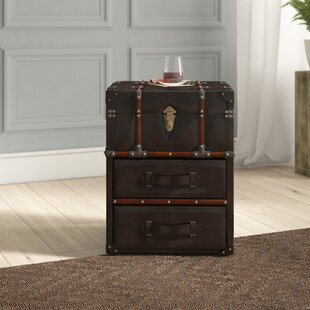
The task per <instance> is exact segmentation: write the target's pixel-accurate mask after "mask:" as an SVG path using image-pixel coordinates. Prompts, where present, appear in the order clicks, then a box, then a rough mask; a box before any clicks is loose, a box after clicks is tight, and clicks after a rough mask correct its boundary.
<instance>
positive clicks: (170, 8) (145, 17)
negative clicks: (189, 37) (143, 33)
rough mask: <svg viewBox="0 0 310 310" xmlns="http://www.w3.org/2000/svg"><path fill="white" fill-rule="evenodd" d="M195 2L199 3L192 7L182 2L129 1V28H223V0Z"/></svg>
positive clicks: (200, 0) (177, 0) (181, 0)
mask: <svg viewBox="0 0 310 310" xmlns="http://www.w3.org/2000/svg"><path fill="white" fill-rule="evenodd" d="M196 1H199V2H200V3H197V4H196V5H195V6H193V5H192V4H191V3H189V1H184V0H172V1H169V2H168V1H165V0H158V1H152V0H131V14H130V17H131V26H132V27H204V28H205V27H224V26H225V7H224V6H225V0H196ZM204 8H205V10H204ZM204 11H205V14H204ZM209 12H210V14H209Z"/></svg>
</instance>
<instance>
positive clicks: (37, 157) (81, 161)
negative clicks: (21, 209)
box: [0, 147, 106, 184]
mask: <svg viewBox="0 0 310 310" xmlns="http://www.w3.org/2000/svg"><path fill="white" fill-rule="evenodd" d="M105 174H106V163H105V156H104V148H103V147H100V148H86V149H72V150H58V151H43V152H29V153H14V154H2V155H0V184H12V183H24V182H36V181H48V180H60V179H71V178H85V177H95V176H102V175H105Z"/></svg>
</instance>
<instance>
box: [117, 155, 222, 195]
mask: <svg viewBox="0 0 310 310" xmlns="http://www.w3.org/2000/svg"><path fill="white" fill-rule="evenodd" d="M114 197H115V198H162V197H164V198H206V199H208V198H212V199H221V198H225V197H226V160H219V159H208V160H198V159H194V160H191V159H175V160H170V159H116V160H114Z"/></svg>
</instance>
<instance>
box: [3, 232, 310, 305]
mask: <svg viewBox="0 0 310 310" xmlns="http://www.w3.org/2000/svg"><path fill="white" fill-rule="evenodd" d="M235 244H236V254H235V255H234V256H229V257H204V256H200V257H198V256H192V257H190V256H183V257H182V256H114V257H109V256H101V257H91V258H86V259H75V260H67V261H60V262H52V263H43V264H38V265H30V266H21V267H12V268H5V269H0V309H238V310H239V309H251V310H254V309H264V310H266V309H310V229H306V230H297V231H291V232H284V233H276V234H267V235H261V236H251V237H245V238H238V239H236V241H235Z"/></svg>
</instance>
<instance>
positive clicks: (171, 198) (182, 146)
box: [106, 81, 234, 255]
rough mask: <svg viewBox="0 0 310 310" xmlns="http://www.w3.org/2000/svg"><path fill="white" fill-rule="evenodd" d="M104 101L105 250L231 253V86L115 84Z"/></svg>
mask: <svg viewBox="0 0 310 310" xmlns="http://www.w3.org/2000/svg"><path fill="white" fill-rule="evenodd" d="M106 100H107V151H106V156H107V252H108V253H109V254H122V253H136V254H142V253H176V254H182V253H184V254H188V253H192V254H194V253H196V254H221V255H229V254H232V253H233V156H234V153H233V104H234V94H233V91H232V89H231V88H230V86H229V85H228V84H226V83H225V82H197V83H196V85H194V86H191V87H182V88H162V87H156V86H151V85H149V84H148V83H144V82H129V81H128V82H127V81H125V82H115V83H113V84H112V85H111V86H110V87H109V88H108V90H107V95H106ZM168 107H169V109H172V110H169V109H168V110H166V109H167V108H168ZM167 111H174V112H167ZM168 113H173V117H172V118H171V115H169V117H168ZM171 119H172V123H171V122H170V123H169V122H168V120H171ZM171 124H172V130H170V129H171V128H170V127H169V126H171Z"/></svg>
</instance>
